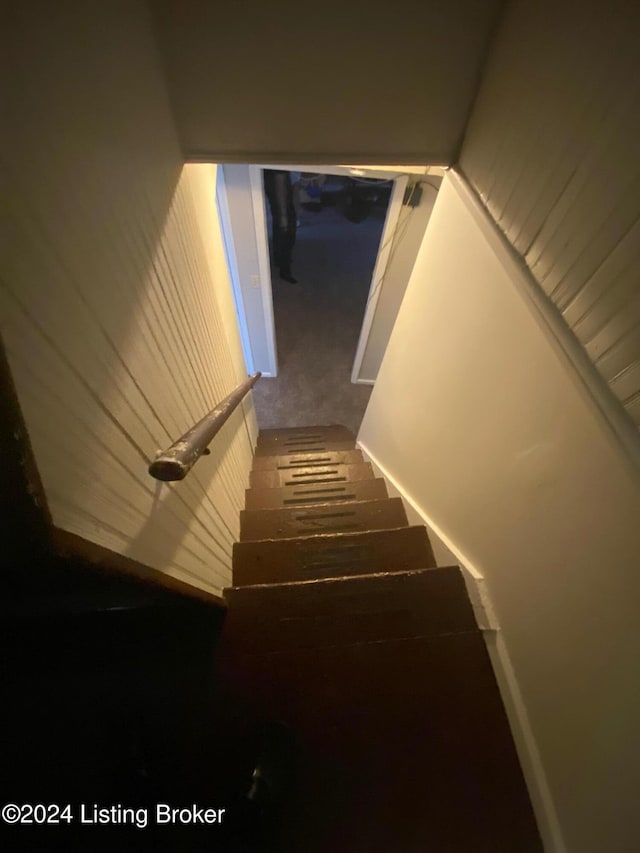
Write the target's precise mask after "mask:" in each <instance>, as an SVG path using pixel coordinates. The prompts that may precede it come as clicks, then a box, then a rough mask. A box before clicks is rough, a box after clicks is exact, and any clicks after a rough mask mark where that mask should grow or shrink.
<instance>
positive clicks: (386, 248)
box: [351, 175, 409, 385]
mask: <svg viewBox="0 0 640 853" xmlns="http://www.w3.org/2000/svg"><path fill="white" fill-rule="evenodd" d="M408 180H409V178H408V176H407V175H399V176H398V177H396V178H395V179H394V181H393V190H392V192H391V198H390V199H389V205H388V207H387V215H386V217H385V220H384V228H383V229H382V236H381V237H380V246H379V248H378V256H377V258H376V263H375V266H374V268H373V274H372V276H371V285H370V287H369V293H368V295H367V303H366V305H365V309H364V318H363V320H362V328H361V329H360V337H359V338H358V346H357V347H356V355H355V358H354V360H353V368H352V370H351V381H352V382H353V383H354V384H357V385H375V379H362V378H361V377H360V368H361V367H362V359H363V358H364V354H365V351H366V349H367V344H368V343H369V334H370V332H371V326H372V325H373V318H374V317H375V313H376V307H377V305H378V299H380V291H381V290H382V283H383V281H384V274H385V272H386V269H387V264H388V263H389V257H390V254H391V248H392V243H393V236H394V234H395V231H396V227H397V225H398V219H399V218H400V212H401V210H402V201H403V199H404V193H405V190H406V188H407V182H408Z"/></svg>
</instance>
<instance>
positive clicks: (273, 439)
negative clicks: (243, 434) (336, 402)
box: [258, 424, 355, 445]
mask: <svg viewBox="0 0 640 853" xmlns="http://www.w3.org/2000/svg"><path fill="white" fill-rule="evenodd" d="M336 437H338V438H339V439H340V440H342V439H343V438H346V439H353V440H354V441H355V435H354V433H353V432H352V431H351V430H350V429H347V427H345V426H343V425H342V424H325V425H323V426H310V427H283V428H277V429H261V430H260V431H259V432H258V444H259V445H261V444H280V445H281V444H288V443H294V444H295V443H296V442H297V441H303V442H307V441H309V440H313V439H318V438H320V439H323V440H330V439H335V438H336Z"/></svg>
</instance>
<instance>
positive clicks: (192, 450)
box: [149, 372, 262, 482]
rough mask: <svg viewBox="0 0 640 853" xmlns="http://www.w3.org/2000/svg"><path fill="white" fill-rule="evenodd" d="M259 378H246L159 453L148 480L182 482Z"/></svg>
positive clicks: (259, 374)
mask: <svg viewBox="0 0 640 853" xmlns="http://www.w3.org/2000/svg"><path fill="white" fill-rule="evenodd" d="M261 376H262V374H261V373H260V372H258V373H254V374H253V376H248V377H247V379H245V381H244V382H241V383H240V385H238V387H237V388H236V389H235V391H232V392H231V394H229V396H228V397H225V398H224V400H223V401H222V402H221V403H218V405H217V406H216V407H215V409H212V410H211V411H210V412H209V414H208V415H205V416H204V418H202V420H201V421H198V423H197V424H196V425H195V426H194V427H192V428H191V429H190V430H189V432H185V434H184V435H183V436H182V438H179V439H178V440H177V441H175V442H174V443H173V444H172V445H171V447H169V448H168V450H165V451H164V453H160V454H159V455H158V456H157V457H156V459H155V461H154V462H152V463H151V465H149V473H150V474H151V476H152V477H155V479H156V480H162V481H163V482H171V481H174V480H183V479H184V478H185V477H186V476H187V474H188V473H189V471H190V470H191V469H192V468H193V466H194V465H195V463H196V462H197V461H198V459H200V457H201V456H204V455H206V454H208V453H210V450H209V449H208V445H209V443H210V441H211V439H212V438H213V437H214V436H215V435H216V434H217V433H218V432H219V430H220V429H221V427H222V425H223V424H224V423H225V422H226V421H227V420H228V418H229V417H231V415H232V414H233V412H234V411H235V409H236V407H237V406H238V404H239V403H240V401H241V400H242V399H243V397H244V396H245V395H246V394H247V393H248V392H249V391H250V390H251V389H252V388H253V386H254V385H255V384H256V382H257V381H258V379H260V377H261Z"/></svg>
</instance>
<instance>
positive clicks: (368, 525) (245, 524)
mask: <svg viewBox="0 0 640 853" xmlns="http://www.w3.org/2000/svg"><path fill="white" fill-rule="evenodd" d="M406 524H407V515H406V513H405V510H404V506H403V504H402V501H401V499H400V498H384V499H383V500H378V501H351V502H349V503H344V504H341V505H339V506H336V505H332V504H320V505H316V506H314V507H293V508H287V509H258V510H243V511H242V512H241V513H240V541H241V542H247V541H250V540H256V539H258V540H260V539H262V540H264V539H295V538H298V537H301V536H313V535H317V534H322V533H345V532H350V533H353V532H355V531H365V530H384V529H393V528H398V527H402V526H403V525H406Z"/></svg>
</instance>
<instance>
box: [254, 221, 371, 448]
mask: <svg viewBox="0 0 640 853" xmlns="http://www.w3.org/2000/svg"><path fill="white" fill-rule="evenodd" d="M384 215H385V211H384V210H383V209H377V208H376V210H375V211H374V213H373V214H372V215H371V216H370V217H369V218H367V219H366V220H364V222H360V223H353V222H349V221H348V220H347V219H345V218H344V216H343V215H342V214H341V213H340V212H339V210H338V209H337V208H335V207H326V208H324V209H323V210H322V211H321V212H320V213H311V212H307V211H304V210H303V211H302V212H301V215H300V219H301V225H300V227H299V228H298V235H297V241H296V245H295V248H294V251H293V262H292V265H291V266H292V271H293V275H294V276H295V277H296V278H297V279H298V284H288V283H286V282H284V281H281V280H280V278H279V276H278V272H277V270H276V269H272V274H271V277H272V289H273V302H274V314H275V324H276V342H277V348H278V367H279V373H278V376H277V378H275V379H266V378H263V379H261V380H260V381H259V382H258V383H257V385H256V387H255V389H254V400H255V406H256V412H257V415H258V423H259V425H260V427H261V428H263V429H266V428H271V427H284V426H313V425H316V424H329V423H340V424H344V425H345V426H347V427H349V429H351V430H353V431H354V432H355V433H357V431H358V429H359V427H360V423H361V421H362V417H363V415H364V411H365V408H366V406H367V402H368V400H369V396H370V394H371V386H367V385H353V384H352V383H351V369H352V367H353V360H354V357H355V352H356V347H357V344H358V337H359V334H360V329H361V326H362V320H363V317H364V308H365V304H366V301H367V296H368V293H369V287H370V284H371V275H372V273H373V267H374V264H375V260H376V256H377V253H378V247H379V244H380V236H381V233H382V228H383V225H384Z"/></svg>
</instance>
